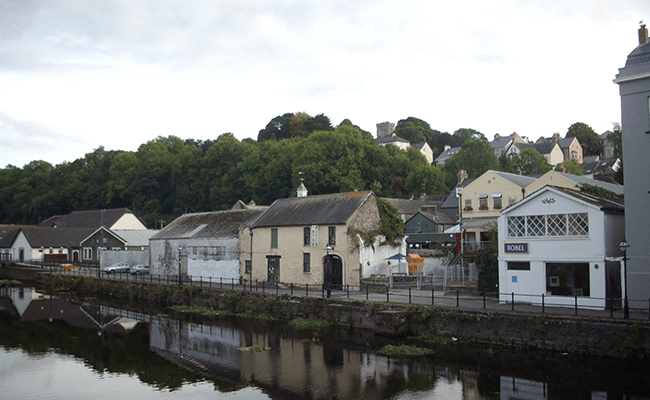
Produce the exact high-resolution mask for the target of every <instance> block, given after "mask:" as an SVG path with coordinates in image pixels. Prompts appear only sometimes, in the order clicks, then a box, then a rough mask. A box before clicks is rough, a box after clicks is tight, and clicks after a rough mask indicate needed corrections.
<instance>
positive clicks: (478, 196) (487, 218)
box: [459, 170, 535, 252]
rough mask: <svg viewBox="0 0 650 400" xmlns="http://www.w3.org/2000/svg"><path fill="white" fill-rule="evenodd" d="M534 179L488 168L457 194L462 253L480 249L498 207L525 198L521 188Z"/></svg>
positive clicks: (495, 218)
mask: <svg viewBox="0 0 650 400" xmlns="http://www.w3.org/2000/svg"><path fill="white" fill-rule="evenodd" d="M534 181H535V178H531V177H529V176H523V175H517V174H510V173H507V172H500V171H493V170H489V171H487V172H485V173H484V174H483V175H481V176H480V177H478V178H476V179H475V180H474V181H473V182H472V183H470V184H469V185H467V186H466V187H465V188H464V189H463V190H462V191H461V192H460V194H459V212H460V216H461V218H460V220H461V226H460V227H461V233H462V241H463V252H472V251H476V250H478V248H480V243H481V242H486V241H487V240H488V239H487V237H486V236H485V233H486V232H487V231H488V230H489V229H490V227H491V225H493V224H495V223H496V221H497V219H498V218H499V216H500V215H501V210H502V209H504V208H506V207H508V206H510V205H513V204H515V203H516V202H518V201H520V200H521V199H523V198H524V197H525V194H526V190H525V188H526V187H527V186H529V185H530V184H532V183H533V182H534Z"/></svg>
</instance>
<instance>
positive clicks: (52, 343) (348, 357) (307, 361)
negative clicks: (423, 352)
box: [0, 287, 650, 400]
mask: <svg viewBox="0 0 650 400" xmlns="http://www.w3.org/2000/svg"><path fill="white" fill-rule="evenodd" d="M387 343H395V342H390V341H388V339H383V338H377V337H375V336H374V335H373V334H372V332H367V331H361V330H354V331H352V330H336V329H335V330H328V331H324V332H313V331H308V332H305V331H294V330H292V329H290V328H288V327H287V325H286V324H285V323H266V322H260V321H249V320H247V321H241V320H240V321H237V320H234V319H225V318H213V319H187V318H172V317H170V316H167V315H157V316H156V315H147V314H142V313H136V312H126V311H123V310H120V309H117V308H113V307H110V306H107V305H96V304H93V305H89V304H78V303H74V302H71V301H67V300H63V299H57V298H54V299H52V298H49V297H48V296H44V295H42V294H39V293H38V292H37V291H35V290H34V289H33V288H28V287H23V288H6V287H5V288H2V291H1V292H0V398H2V399H31V398H38V399H89V398H90V399H111V400H114V399H131V398H137V399H143V400H144V399H162V398H174V399H179V398H193V399H203V398H210V399H215V398H216V399H302V398H304V399H312V398H317V399H334V398H335V399H450V400H457V399H458V400H460V399H463V400H475V399H476V400H478V399H508V400H528V399H530V400H537V399H603V400H605V399H608V400H609V399H635V400H636V399H649V400H650V365H649V363H648V361H646V360H635V361H628V362H624V361H620V360H611V359H599V358H594V357H579V356H570V355H566V354H558V353H552V352H530V351H529V352H522V351H520V350H519V351H518V350H514V349H504V348H489V347H488V348H486V347H478V346H467V345H445V346H439V347H437V348H436V349H435V350H436V351H435V354H433V355H431V356H422V357H416V358H394V357H393V358H391V357H386V356H382V355H379V354H378V353H377V352H376V351H375V350H377V349H379V348H381V346H383V345H385V344H387Z"/></svg>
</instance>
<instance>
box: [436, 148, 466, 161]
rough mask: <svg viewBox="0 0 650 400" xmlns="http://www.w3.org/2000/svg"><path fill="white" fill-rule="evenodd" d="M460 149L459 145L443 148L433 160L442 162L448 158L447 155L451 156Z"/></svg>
mask: <svg viewBox="0 0 650 400" xmlns="http://www.w3.org/2000/svg"><path fill="white" fill-rule="evenodd" d="M460 149H461V147H452V148H449V149H447V150H444V151H443V152H442V153H440V155H439V156H438V157H436V160H435V162H436V164H437V163H439V162H444V161H447V160H449V157H451V156H452V155H454V154H456V153H458V152H459V151H460Z"/></svg>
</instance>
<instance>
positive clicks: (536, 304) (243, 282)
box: [35, 263, 650, 320]
mask: <svg viewBox="0 0 650 400" xmlns="http://www.w3.org/2000/svg"><path fill="white" fill-rule="evenodd" d="M35 266H37V267H39V268H40V269H41V271H42V272H49V273H53V274H61V275H68V276H86V277H94V278H101V279H109V280H121V281H137V282H145V283H151V284H166V285H186V286H197V287H205V288H218V289H230V290H243V291H256V292H261V293H269V294H271V293H275V294H288V295H291V296H306V297H323V298H330V297H331V298H339V299H340V298H347V299H352V300H366V301H375V302H393V303H404V304H420V305H434V306H441V307H456V308H469V309H486V310H495V311H519V312H530V313H552V314H565V315H581V316H598V317H609V318H623V317H624V313H623V310H622V307H621V305H622V304H623V299H621V298H613V297H612V298H601V299H599V298H594V297H583V296H573V297H567V296H562V299H563V300H564V304H561V305H558V304H556V303H554V302H553V300H552V299H553V297H555V298H557V296H547V295H546V294H539V295H538V294H522V293H514V292H512V293H499V292H474V293H467V292H461V291H460V290H447V291H436V290H434V289H426V290H424V289H414V288H411V287H409V288H406V289H395V288H393V289H390V288H389V287H388V286H375V285H361V286H353V285H338V286H328V285H321V284H311V285H310V284H295V283H291V282H289V283H286V282H268V281H257V280H255V281H251V280H247V279H228V278H214V277H202V276H187V275H183V276H178V275H152V274H146V275H132V274H131V273H129V272H123V273H106V272H103V271H101V270H100V269H99V268H84V267H81V268H80V267H74V268H69V267H66V266H64V265H63V264H47V263H38V264H36V265H35ZM522 299H526V300H525V301H522ZM567 299H571V302H570V303H571V304H568V303H567V301H566V300H567ZM587 300H589V301H591V302H593V300H601V301H602V302H603V304H605V307H596V306H593V305H592V304H588V303H587ZM628 301H629V309H630V317H631V318H633V319H648V320H650V299H628Z"/></svg>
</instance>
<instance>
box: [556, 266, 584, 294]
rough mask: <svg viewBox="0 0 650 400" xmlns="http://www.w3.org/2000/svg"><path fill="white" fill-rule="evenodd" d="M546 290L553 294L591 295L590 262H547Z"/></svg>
mask: <svg viewBox="0 0 650 400" xmlns="http://www.w3.org/2000/svg"><path fill="white" fill-rule="evenodd" d="M546 292H547V293H549V294H551V295H553V296H589V295H590V291H589V263H546Z"/></svg>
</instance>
